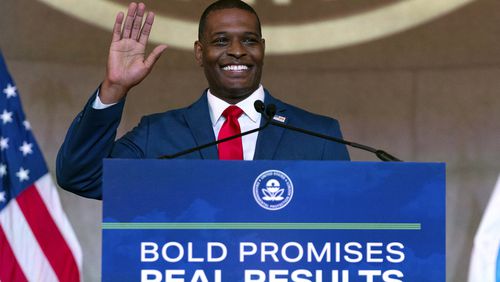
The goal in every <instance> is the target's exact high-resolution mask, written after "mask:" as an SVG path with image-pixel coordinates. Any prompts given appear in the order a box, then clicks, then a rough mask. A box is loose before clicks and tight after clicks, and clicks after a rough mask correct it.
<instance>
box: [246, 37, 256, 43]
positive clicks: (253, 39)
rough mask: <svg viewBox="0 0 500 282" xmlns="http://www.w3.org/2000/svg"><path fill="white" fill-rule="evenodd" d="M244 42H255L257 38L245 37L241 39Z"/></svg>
mask: <svg viewBox="0 0 500 282" xmlns="http://www.w3.org/2000/svg"><path fill="white" fill-rule="evenodd" d="M243 43H244V44H255V43H257V39H255V38H245V39H243Z"/></svg>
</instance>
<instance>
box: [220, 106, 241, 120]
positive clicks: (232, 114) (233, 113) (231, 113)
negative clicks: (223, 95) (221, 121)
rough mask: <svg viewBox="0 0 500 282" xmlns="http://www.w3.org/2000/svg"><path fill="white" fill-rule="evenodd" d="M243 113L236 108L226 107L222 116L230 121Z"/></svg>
mask: <svg viewBox="0 0 500 282" xmlns="http://www.w3.org/2000/svg"><path fill="white" fill-rule="evenodd" d="M242 113H243V110H242V109H240V108H238V106H229V107H227V108H226V109H225V110H224V112H222V115H223V116H224V117H225V118H226V119H231V118H235V119H237V118H239V117H240V116H241V114H242Z"/></svg>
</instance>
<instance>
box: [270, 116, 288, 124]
mask: <svg viewBox="0 0 500 282" xmlns="http://www.w3.org/2000/svg"><path fill="white" fill-rule="evenodd" d="M273 119H274V120H275V121H279V122H281V123H284V122H285V121H286V117H284V116H280V115H274V117H273Z"/></svg>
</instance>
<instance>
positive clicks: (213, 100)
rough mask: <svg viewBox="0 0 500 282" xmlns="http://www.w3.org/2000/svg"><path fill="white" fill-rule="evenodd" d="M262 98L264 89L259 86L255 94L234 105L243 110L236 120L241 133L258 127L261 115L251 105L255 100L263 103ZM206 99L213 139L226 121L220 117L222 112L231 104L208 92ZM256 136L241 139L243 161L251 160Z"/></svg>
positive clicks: (256, 134) (254, 134)
mask: <svg viewBox="0 0 500 282" xmlns="http://www.w3.org/2000/svg"><path fill="white" fill-rule="evenodd" d="M264 97H265V95H264V87H262V85H260V86H259V88H258V89H257V90H255V92H253V93H252V94H251V95H250V96H248V97H247V98H246V99H245V100H243V101H241V102H239V103H238V104H236V105H235V106H238V107H239V108H240V109H242V110H243V114H242V115H241V116H240V117H239V118H238V122H239V123H240V129H241V132H245V131H249V130H252V129H255V128H257V127H259V126H260V118H261V114H260V113H258V112H257V111H256V110H255V107H254V105H253V104H254V103H255V101H257V100H261V101H262V102H264ZM207 98H208V109H209V112H210V120H211V121H212V127H213V129H214V134H215V138H217V136H219V131H220V129H221V127H222V125H223V124H224V121H226V118H225V117H224V116H222V112H224V110H225V109H226V108H227V107H229V106H231V104H229V103H227V102H226V101H224V100H221V99H219V98H217V97H215V96H214V95H213V94H212V93H210V90H208V93H207ZM257 136H258V132H254V133H252V134H248V135H245V136H243V137H242V138H241V141H242V143H243V159H244V160H246V161H248V160H250V161H251V160H253V156H254V154H255V146H256V145H257Z"/></svg>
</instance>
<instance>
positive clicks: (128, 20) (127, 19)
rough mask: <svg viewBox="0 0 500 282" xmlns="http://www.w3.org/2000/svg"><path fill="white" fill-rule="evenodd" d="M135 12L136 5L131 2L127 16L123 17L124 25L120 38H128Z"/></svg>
mask: <svg viewBox="0 0 500 282" xmlns="http://www.w3.org/2000/svg"><path fill="white" fill-rule="evenodd" d="M136 10H137V3H135V2H132V3H130V5H128V10H127V16H126V17H125V25H124V26H123V32H122V38H130V33H131V31H132V25H133V24H134V18H135V12H136Z"/></svg>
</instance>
